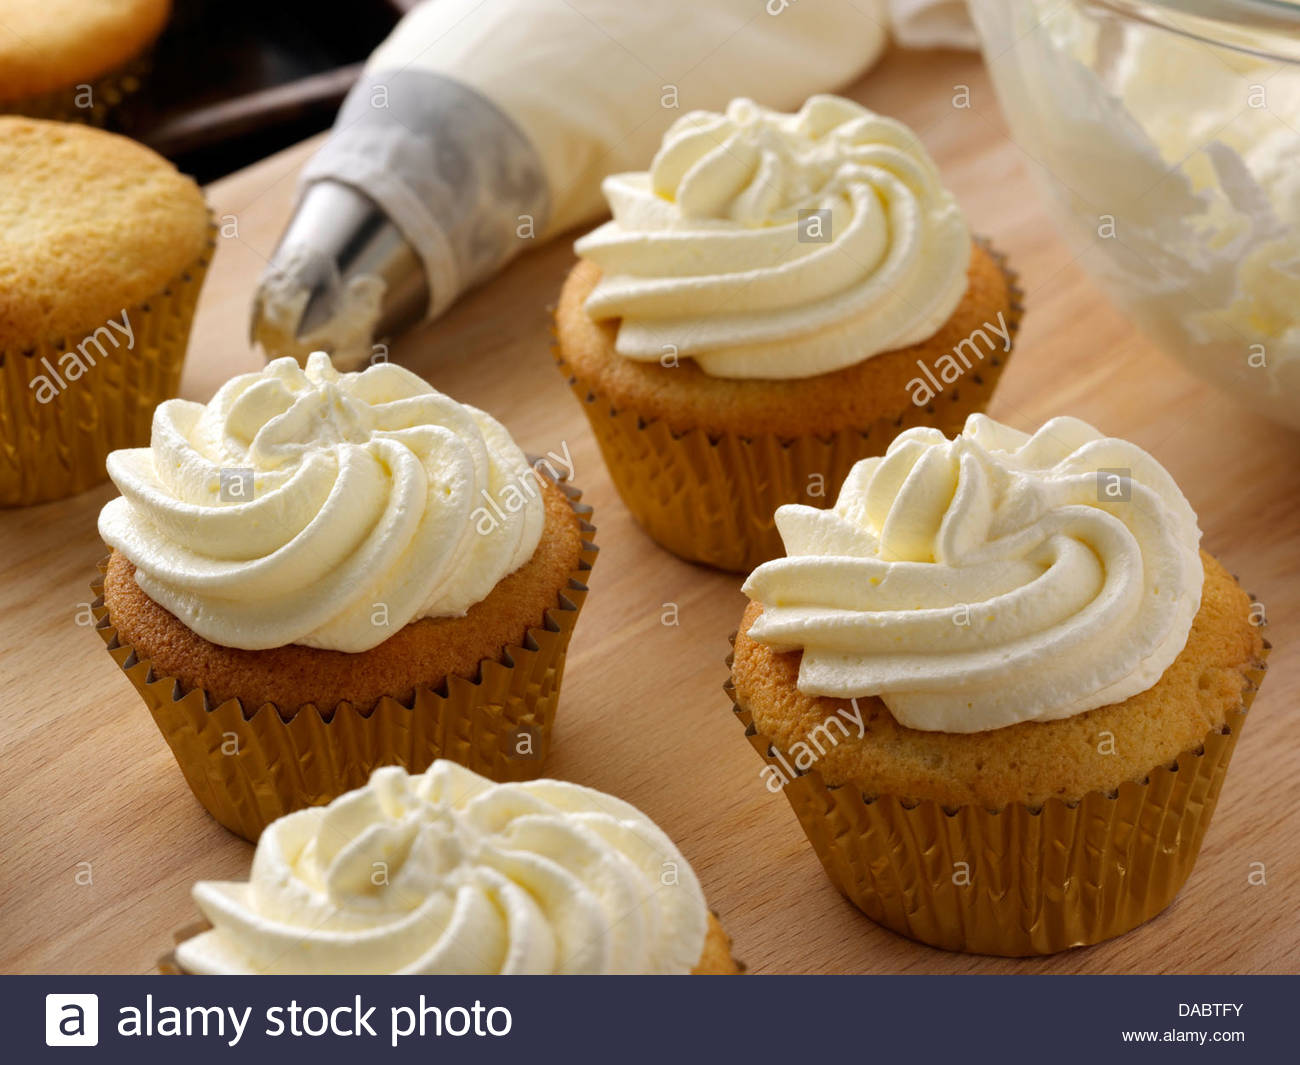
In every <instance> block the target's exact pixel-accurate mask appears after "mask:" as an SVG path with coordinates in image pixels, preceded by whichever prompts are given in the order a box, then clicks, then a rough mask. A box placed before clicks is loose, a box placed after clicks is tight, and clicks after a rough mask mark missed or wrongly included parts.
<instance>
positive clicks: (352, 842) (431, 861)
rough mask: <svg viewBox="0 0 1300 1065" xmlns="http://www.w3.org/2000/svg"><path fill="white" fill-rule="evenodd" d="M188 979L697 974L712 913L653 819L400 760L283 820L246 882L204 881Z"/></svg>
mask: <svg viewBox="0 0 1300 1065" xmlns="http://www.w3.org/2000/svg"><path fill="white" fill-rule="evenodd" d="M194 898H195V900H196V901H197V902H198V904H199V907H200V909H201V910H202V911H203V914H204V916H206V917H207V919H208V920H209V921H210V922H211V923H212V926H213V927H212V930H210V931H208V932H204V933H201V934H200V935H198V936H196V937H195V938H193V939H190V940H187V941H185V942H184V943H182V944H180V946H179V947H178V948H177V960H178V961H179V962H180V963H181V966H182V967H183V968H184V969H185V970H186V971H187V972H190V973H198V974H204V973H316V974H331V973H333V974H383V973H428V974H493V973H542V974H546V973H610V974H612V973H650V974H656V973H689V972H690V971H691V970H692V969H693V968H694V967H695V965H697V964H698V962H699V959H700V955H701V952H702V951H703V948H704V938H705V934H706V929H707V921H708V911H707V908H706V906H705V903H704V895H703V893H702V892H701V890H700V885H699V882H698V881H697V880H696V878H695V874H694V872H693V871H692V870H691V867H690V866H689V865H688V864H687V862H686V860H685V859H684V858H683V857H682V856H681V854H680V852H679V851H678V850H677V848H676V847H675V846H674V845H673V843H672V841H671V840H669V839H668V837H667V836H665V835H664V833H663V832H662V831H661V830H660V829H659V828H658V827H657V826H656V825H655V824H654V822H652V821H651V820H650V819H649V818H648V817H646V816H645V814H643V813H641V812H640V811H639V810H637V809H636V808H635V807H633V806H630V805H629V804H628V803H625V802H623V801H621V800H619V799H615V798H613V797H612V796H609V795H605V794H603V793H601V792H598V791H594V790H592V789H590V788H584V787H580V786H579V785H577V784H569V783H565V782H562V781H558V780H535V781H530V782H528V783H525V784H494V783H492V782H491V781H490V780H487V779H486V778H484V777H481V776H479V775H477V774H476V773H472V772H470V771H469V770H468V769H464V768H462V767H460V766H458V765H456V764H455V763H453V762H447V761H438V762H435V763H434V764H433V766H432V767H431V768H430V769H429V770H428V771H427V772H426V773H424V774H423V775H422V776H411V775H409V774H407V773H406V771H405V770H403V769H401V768H398V767H396V766H390V767H385V768H382V769H377V770H376V771H375V772H374V774H373V775H372V776H371V778H370V783H369V784H367V785H366V786H365V787H363V788H359V789H357V790H356V791H352V792H348V793H347V794H346V795H343V796H342V797H341V798H338V799H336V800H335V801H334V802H332V803H331V804H330V805H329V806H323V807H312V808H310V809H306V810H301V811H299V812H297V813H293V814H289V815H288V816H286V817H282V818H280V819H279V820H278V821H275V822H274V823H272V824H271V825H270V826H269V827H268V828H267V829H266V831H265V832H263V833H262V837H261V839H260V840H259V841H258V844H257V852H256V854H255V855H254V857H253V868H252V872H251V873H250V877H249V881H248V882H247V883H231V882H200V883H198V884H196V885H195V888H194Z"/></svg>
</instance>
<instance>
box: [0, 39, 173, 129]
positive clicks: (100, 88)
mask: <svg viewBox="0 0 1300 1065" xmlns="http://www.w3.org/2000/svg"><path fill="white" fill-rule="evenodd" d="M152 66H153V61H152V55H151V54H149V53H146V54H145V55H142V56H138V57H137V58H135V59H132V60H131V61H130V62H128V63H125V64H124V65H123V66H121V67H119V68H118V69H117V70H111V71H109V72H108V73H107V74H103V75H101V76H100V77H98V78H91V79H90V80H89V81H83V82H78V83H76V84H73V85H68V86H66V87H65V88H61V89H54V90H52V91H50V92H43V93H38V94H37V95H35V96H22V97H18V98H16V99H11V100H0V114H2V115H25V116H26V117H27V118H41V119H46V120H48V121H51V122H81V123H83V124H85V125H88V126H97V127H99V128H100V129H103V128H104V127H105V126H107V125H108V120H109V118H110V117H112V115H113V114H114V112H115V111H116V110H117V108H118V106H119V105H120V104H121V103H122V101H123V100H125V99H126V98H127V97H128V96H130V95H132V94H133V93H136V92H139V91H140V87H141V86H142V85H143V84H144V80H145V78H146V77H147V76H148V74H149V71H150V69H151V68H152Z"/></svg>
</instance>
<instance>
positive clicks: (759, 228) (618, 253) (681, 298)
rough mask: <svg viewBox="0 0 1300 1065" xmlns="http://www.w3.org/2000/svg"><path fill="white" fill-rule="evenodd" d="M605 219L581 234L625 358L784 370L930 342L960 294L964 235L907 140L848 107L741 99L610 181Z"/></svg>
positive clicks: (724, 369)
mask: <svg viewBox="0 0 1300 1065" xmlns="http://www.w3.org/2000/svg"><path fill="white" fill-rule="evenodd" d="M603 188H604V192H605V196H606V199H607V200H608V201H609V205H610V209H611V212H612V214H613V219H612V220H611V221H610V222H607V223H606V224H605V225H602V226H600V227H599V228H598V229H596V230H595V231H593V232H592V233H590V234H588V235H587V236H585V237H583V238H582V239H581V240H579V241H578V242H577V244H576V245H575V250H576V251H577V253H578V255H580V256H581V257H582V258H584V259H588V260H590V261H592V262H594V263H596V264H597V265H599V266H600V268H601V278H600V280H599V281H598V283H597V284H596V286H595V288H594V290H593V291H592V293H591V295H590V296H589V297H588V299H587V301H586V305H585V307H586V311H587V313H588V314H589V315H590V316H591V317H592V318H593V319H595V320H597V321H604V320H617V321H618V336H617V340H616V345H615V346H616V350H617V352H618V354H620V355H622V356H625V357H627V358H630V359H635V360H639V361H647V362H654V361H659V360H660V359H661V358H663V356H664V355H665V353H666V352H668V351H671V352H672V353H673V354H674V355H675V356H681V357H690V358H693V359H694V360H695V362H696V364H697V365H698V366H699V367H700V368H701V369H702V370H703V371H704V372H705V373H708V374H710V375H712V376H715V377H728V378H750V379H755V378H757V379H769V380H770V379H791V378H800V377H812V376H815V375H818V374H824V373H829V372H831V371H834V370H838V369H841V368H843V367H845V366H851V365H853V364H855V363H858V362H861V361H863V360H864V359H867V358H870V357H871V356H872V355H876V354H879V353H881V352H884V351H891V350H896V349H898V348H903V347H907V346H908V345H910V344H915V343H919V342H920V341H922V340H925V339H927V338H929V337H931V336H933V335H934V334H935V333H936V332H937V331H938V330H939V328H940V327H941V326H942V325H943V323H944V322H945V321H947V319H948V317H949V316H950V315H951V314H952V312H953V310H954V309H955V308H956V307H957V305H958V304H959V303H960V302H961V299H962V297H963V295H964V294H965V292H966V287H967V269H968V267H969V263H970V255H971V238H970V233H969V231H968V229H967V226H966V221H965V219H964V217H963V215H962V213H961V210H960V208H959V207H958V206H957V203H956V201H955V199H954V198H953V196H952V194H951V193H950V192H949V191H948V190H947V189H946V188H944V186H943V184H942V182H941V180H940V178H939V173H938V169H937V168H936V167H935V165H934V162H933V160H931V158H930V157H929V155H928V154H927V153H926V151H925V149H924V148H923V147H922V145H921V143H920V141H919V140H918V139H917V138H916V135H915V134H914V133H913V132H912V131H911V130H909V129H908V128H907V127H906V126H904V125H902V123H899V122H896V121H894V120H893V119H889V118H885V117H883V116H881V115H877V114H875V113H873V112H871V111H869V110H867V109H866V108H864V107H862V106H861V105H859V104H857V103H854V102H852V101H850V100H845V99H842V98H840V97H835V96H814V97H812V98H810V99H809V100H808V101H807V103H805V104H804V106H803V107H802V108H801V109H800V110H799V111H798V112H797V113H795V114H784V113H780V112H776V111H772V110H769V109H767V108H764V107H761V106H759V105H758V104H756V103H754V102H753V101H752V100H746V99H739V100H734V101H732V103H731V104H730V105H729V106H728V108H727V110H726V111H725V112H724V113H715V112H707V111H694V112H690V113H689V114H686V115H683V116H682V118H680V119H678V121H677V122H676V123H674V124H673V126H672V127H671V128H670V129H669V130H668V132H667V133H666V134H665V136H664V139H663V144H662V146H661V148H660V149H659V152H658V154H657V155H656V156H655V158H654V160H653V162H652V163H651V166H650V169H649V171H647V172H638V173H627V174H615V175H613V176H612V177H609V178H607V179H606V181H605V183H604V186H603Z"/></svg>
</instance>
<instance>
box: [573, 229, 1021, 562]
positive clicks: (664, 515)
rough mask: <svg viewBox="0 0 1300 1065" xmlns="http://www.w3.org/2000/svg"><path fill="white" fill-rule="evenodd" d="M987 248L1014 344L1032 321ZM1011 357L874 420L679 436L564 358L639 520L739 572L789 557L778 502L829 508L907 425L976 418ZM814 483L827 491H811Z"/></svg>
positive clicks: (670, 541) (692, 554) (997, 256)
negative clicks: (798, 432)
mask: <svg viewBox="0 0 1300 1065" xmlns="http://www.w3.org/2000/svg"><path fill="white" fill-rule="evenodd" d="M981 244H982V246H983V247H984V248H985V250H986V251H987V252H988V253H989V255H990V256H991V257H992V258H993V259H994V261H995V262H996V263H997V265H998V267H999V269H1000V270H1001V271H1002V274H1003V276H1004V277H1005V278H1006V282H1007V289H1008V294H1009V297H1010V299H1009V303H1010V307H1009V310H1008V313H1007V328H1008V330H1009V336H1010V337H1011V339H1012V340H1014V338H1015V336H1016V334H1017V333H1018V332H1019V329H1020V323H1021V320H1022V318H1023V317H1024V305H1023V295H1024V293H1023V291H1022V290H1021V288H1020V285H1019V282H1018V279H1017V275H1016V273H1015V271H1014V270H1012V269H1011V268H1010V266H1008V265H1007V262H1006V259H1005V257H1004V256H1003V255H1002V254H1001V253H999V252H996V251H994V250H993V249H992V248H990V247H988V245H987V244H984V243H983V242H981ZM1010 357H1011V354H1010V352H1007V353H1005V354H996V355H993V356H991V357H990V358H989V360H988V361H987V362H986V363H985V364H984V365H982V366H981V367H980V368H979V371H978V372H974V373H970V374H967V375H966V376H965V377H964V378H963V379H962V381H961V383H960V385H959V387H957V388H954V389H952V390H951V391H949V392H947V393H945V394H944V395H943V396H941V397H939V398H937V399H935V400H933V401H931V402H930V403H929V404H927V405H926V406H924V407H918V406H916V405H915V404H913V403H911V402H910V401H909V400H908V399H907V398H906V397H902V399H901V401H900V410H899V413H898V414H897V415H895V416H892V417H886V418H880V419H878V420H877V421H875V422H873V423H872V424H870V425H866V426H862V427H859V428H854V429H846V430H840V431H838V432H834V433H830V434H826V435H822V434H807V435H804V436H797V437H784V436H777V435H775V434H771V433H756V434H753V435H750V436H741V435H738V434H734V433H710V432H707V431H705V430H703V429H690V430H687V431H685V432H674V431H673V430H672V429H670V428H669V427H668V426H667V425H666V424H665V423H664V422H663V421H661V420H659V419H652V420H646V419H644V418H641V417H640V416H639V415H638V414H637V412H636V411H635V410H630V409H624V410H619V409H617V408H615V407H614V405H613V404H612V403H611V402H610V401H609V399H608V398H607V397H606V396H604V395H602V394H601V393H600V392H598V391H597V390H596V389H594V388H593V387H591V386H590V385H589V384H588V383H587V382H585V381H583V380H582V379H581V378H579V377H578V376H577V375H576V374H575V373H574V372H573V370H572V368H571V367H570V366H569V365H568V364H567V363H566V362H565V361H564V359H563V357H562V356H561V355H560V354H559V353H558V351H557V354H556V358H557V362H558V363H559V366H560V369H561V371H562V372H563V373H564V374H565V376H566V377H567V378H568V380H569V387H570V388H571V389H572V390H573V393H574V395H576V396H577V397H578V399H579V401H580V402H581V403H582V406H583V410H584V411H585V412H586V415H587V419H588V421H589V422H590V423H591V429H592V433H593V434H594V435H595V437H596V442H597V443H598V444H599V445H600V451H601V454H602V456H603V457H604V459H605V466H606V468H607V469H608V470H609V474H610V478H611V479H612V480H613V482H614V486H615V487H616V488H617V489H618V494H619V495H620V496H621V497H622V499H623V503H624V504H625V505H626V506H627V509H628V510H629V511H631V513H632V516H633V517H634V518H636V520H637V522H638V524H640V526H641V527H642V528H643V529H644V530H645V531H646V532H647V533H648V534H649V535H650V537H651V539H653V540H654V541H655V542H656V543H658V544H659V545H660V546H661V547H664V548H667V549H668V550H669V551H671V552H672V553H673V554H675V555H677V556H678V557H680V558H684V559H686V560H687V561H689V562H702V563H705V564H707V565H710V566H715V567H717V568H718V569H724V570H731V571H733V572H740V573H748V572H749V571H750V570H752V569H754V568H755V567H756V566H758V565H759V564H760V563H763V562H767V561H768V560H770V559H773V558H778V557H779V556H780V555H781V554H782V553H783V548H782V544H781V536H780V533H778V532H777V529H776V521H775V514H776V509H777V507H779V506H782V505H783V504H786V503H811V504H815V505H822V506H826V505H829V503H831V502H833V501H834V495H833V493H834V492H835V491H837V490H838V486H839V485H840V484H841V483H842V482H843V481H844V479H845V478H846V477H847V476H848V473H849V470H850V469H852V468H853V465H854V464H855V463H856V462H858V461H859V460H861V459H864V458H871V457H872V456H875V455H883V454H884V453H885V449H886V448H887V447H888V446H889V444H890V442H891V441H892V440H893V439H894V437H896V436H897V435H898V434H899V433H901V432H903V431H904V430H906V429H911V428H913V427H915V426H920V425H926V426H934V427H936V428H938V429H941V430H942V431H943V432H944V433H945V434H947V435H949V436H952V435H954V434H956V433H957V432H959V431H960V430H961V428H962V426H963V425H964V424H965V422H966V418H967V416H968V415H970V414H973V413H976V412H979V411H983V410H985V409H986V408H987V407H988V404H989V401H990V400H991V399H992V396H993V391H994V389H995V388H996V387H997V383H998V380H999V379H1000V378H1001V376H1002V372H1003V370H1004V369H1005V368H1006V363H1007V362H1008V361H1009V360H1010ZM813 485H818V486H820V487H821V489H822V491H823V492H825V493H828V495H825V496H821V497H814V496H810V494H809V488H810V487H811V486H813Z"/></svg>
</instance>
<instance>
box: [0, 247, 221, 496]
mask: <svg viewBox="0 0 1300 1065" xmlns="http://www.w3.org/2000/svg"><path fill="white" fill-rule="evenodd" d="M215 233H216V230H215V228H212V229H211V230H210V232H209V236H208V242H207V246H206V247H205V248H204V249H203V253H202V254H201V255H200V256H199V257H198V258H197V259H195V260H194V262H193V263H191V264H190V265H189V266H188V267H186V269H185V270H183V271H182V272H181V273H180V275H179V276H178V277H176V278H174V279H173V280H172V281H171V282H170V283H169V284H168V285H166V286H165V287H164V288H163V289H162V291H161V292H159V293H157V294H156V295H155V296H153V297H151V298H150V299H148V300H146V301H145V302H144V303H140V304H136V305H134V306H131V307H125V308H123V311H124V312H125V314H126V322H127V323H129V326H130V332H131V340H130V343H131V346H130V347H129V348H128V347H126V346H125V344H126V340H125V339H124V338H123V337H121V336H120V335H119V334H118V333H117V332H115V331H114V330H112V329H110V327H109V326H108V325H107V324H106V323H104V322H98V323H94V324H92V325H90V326H89V327H88V330H87V332H86V333H85V334H83V335H81V336H67V337H63V338H59V339H57V340H54V341H52V342H44V343H38V344H35V345H33V346H32V347H30V348H27V349H25V350H21V349H8V350H3V351H0V506H27V505H29V504H32V503H43V502H47V501H49V500H52V499H62V498H64V497H65V496H70V495H74V494H76V493H77V492H84V491H85V490H86V489H87V488H91V487H93V486H94V485H97V484H100V483H101V482H103V481H104V480H106V479H107V477H108V473H107V471H106V470H105V469H104V460H105V459H106V458H107V457H108V453H109V452H110V451H113V450H115V449H117V448H124V447H141V446H143V445H145V444H148V443H149V433H150V428H151V426H152V424H153V412H154V408H155V407H156V406H158V404H159V403H161V402H162V401H163V400H165V399H171V398H172V397H173V396H175V395H176V393H177V391H178V390H179V388H180V380H181V368H182V366H183V365H184V362H185V350H186V347H187V346H188V344H189V337H190V326H191V324H192V323H193V321H194V307H195V304H196V303H197V301H198V298H199V290H200V289H201V288H202V287H203V279H204V277H205V276H206V274H207V272H208V264H209V263H210V262H211V260H212V251H213V248H214V247H215ZM113 320H114V321H115V322H116V321H119V319H117V318H114V319H113ZM66 355H71V356H72V358H71V359H61V357H62V356H66ZM74 368H76V369H77V372H78V375H77V376H76V377H75V378H73V377H71V376H70V375H71V372H72V370H73V369H74ZM41 378H44V379H45V382H46V384H43V385H41V386H40V387H37V388H34V387H33V383H34V382H39V381H40V379H41ZM47 387H48V388H52V389H54V392H55V394H54V396H53V397H52V398H48V399H47V400H46V402H44V403H42V402H41V399H40V397H41V396H42V395H46V394H47Z"/></svg>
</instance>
